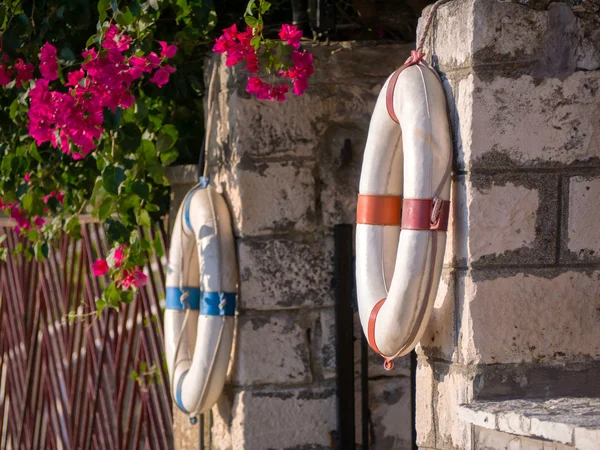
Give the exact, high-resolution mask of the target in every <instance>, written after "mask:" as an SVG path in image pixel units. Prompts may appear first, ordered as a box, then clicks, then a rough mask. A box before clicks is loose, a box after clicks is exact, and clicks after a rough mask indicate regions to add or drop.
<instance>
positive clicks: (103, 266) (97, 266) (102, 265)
mask: <svg viewBox="0 0 600 450" xmlns="http://www.w3.org/2000/svg"><path fill="white" fill-rule="evenodd" d="M92 271H93V272H94V276H95V277H99V276H100V275H104V274H105V273H106V272H108V264H107V263H106V260H105V259H97V260H96V262H94V264H92Z"/></svg>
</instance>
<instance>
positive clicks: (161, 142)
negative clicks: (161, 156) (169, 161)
mask: <svg viewBox="0 0 600 450" xmlns="http://www.w3.org/2000/svg"><path fill="white" fill-rule="evenodd" d="M178 138H179V132H178V131H177V128H176V127H175V125H165V126H163V127H162V128H161V130H160V131H159V133H158V136H157V139H156V150H158V152H159V153H160V152H163V151H165V150H168V149H170V148H171V147H173V146H174V145H175V143H176V142H177V139H178Z"/></svg>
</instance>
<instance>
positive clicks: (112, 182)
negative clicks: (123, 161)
mask: <svg viewBox="0 0 600 450" xmlns="http://www.w3.org/2000/svg"><path fill="white" fill-rule="evenodd" d="M124 181H125V170H124V169H123V168H122V167H119V166H108V167H106V168H105V169H104V171H102V183H103V186H104V190H106V192H108V193H109V194H113V195H118V194H119V186H121V184H122V183H123V182H124Z"/></svg>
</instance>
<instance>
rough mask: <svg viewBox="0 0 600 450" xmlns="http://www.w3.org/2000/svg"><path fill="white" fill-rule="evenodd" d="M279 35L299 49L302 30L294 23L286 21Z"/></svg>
mask: <svg viewBox="0 0 600 450" xmlns="http://www.w3.org/2000/svg"><path fill="white" fill-rule="evenodd" d="M279 37H280V38H281V40H282V41H286V42H287V43H288V44H290V45H291V46H292V47H294V48H295V49H299V48H300V38H301V37H302V30H299V29H298V27H296V26H294V25H288V24H287V23H284V24H283V25H281V31H280V32H279Z"/></svg>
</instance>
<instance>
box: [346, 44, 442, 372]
mask: <svg viewBox="0 0 600 450" xmlns="http://www.w3.org/2000/svg"><path fill="white" fill-rule="evenodd" d="M451 158H452V138H451V134H450V127H449V120H448V112H447V105H446V99H445V96H444V90H443V88H442V83H441V80H440V78H439V76H438V75H437V73H436V72H435V71H434V70H433V69H432V68H431V67H430V66H429V65H428V64H427V63H426V62H425V61H424V60H423V54H422V53H421V52H420V51H419V50H417V51H413V52H412V54H411V57H410V58H409V59H408V60H407V61H406V63H405V64H404V65H403V66H401V67H400V68H399V69H398V70H396V71H395V72H394V73H393V74H392V75H391V76H390V77H389V78H388V80H387V81H386V83H385V85H384V86H383V88H382V90H381V93H380V94H379V98H378V100H377V103H376V105H375V110H374V112H373V115H372V118H371V123H370V126H369V135H368V138H367V143H366V148H365V153H364V159H363V166H362V172H361V177H360V188H359V196H358V208H357V226H356V284H357V295H358V306H359V314H360V320H361V324H362V327H363V331H364V332H365V334H366V336H367V339H368V341H369V345H370V346H371V348H373V350H375V351H376V352H377V353H379V354H380V355H382V356H383V357H384V358H385V364H384V367H385V368H386V369H388V370H391V368H392V367H393V360H394V359H395V358H398V357H400V356H403V355H405V354H407V353H409V352H410V351H411V350H412V349H413V348H414V347H415V346H416V345H417V343H418V342H419V340H420V339H421V336H422V334H423V332H424V331H425V327H426V325H427V322H428V321H429V317H430V315H431V310H432V307H433V303H434V300H435V296H436V293H437V289H438V285H439V281H440V277H441V271H442V263H443V257H444V248H445V245H446V230H447V228H448V216H449V208H450V202H449V198H450V169H451Z"/></svg>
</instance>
